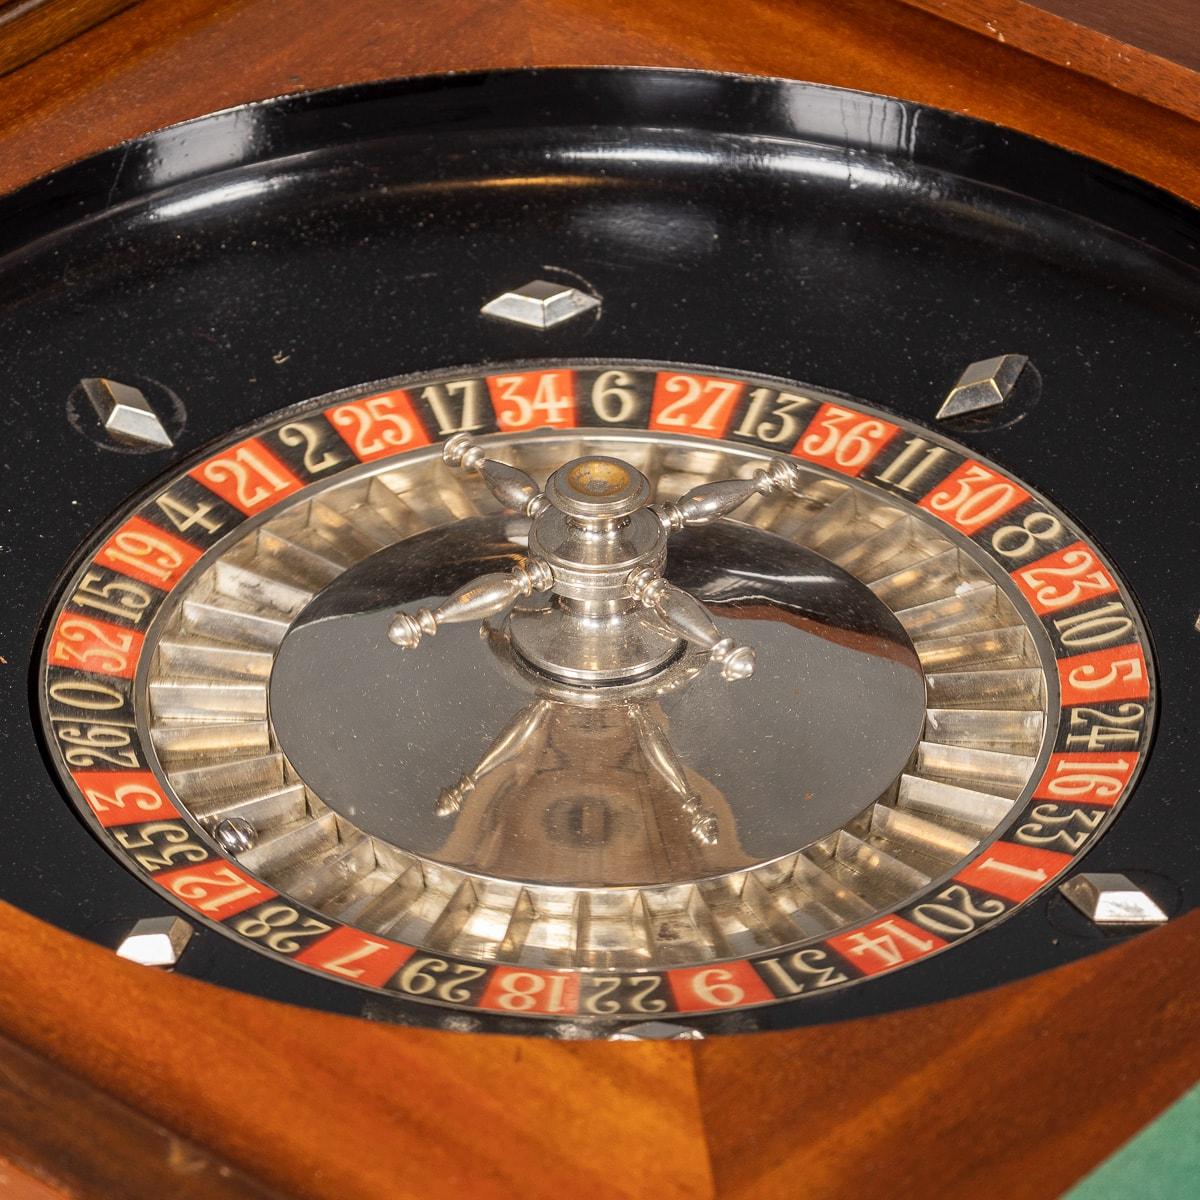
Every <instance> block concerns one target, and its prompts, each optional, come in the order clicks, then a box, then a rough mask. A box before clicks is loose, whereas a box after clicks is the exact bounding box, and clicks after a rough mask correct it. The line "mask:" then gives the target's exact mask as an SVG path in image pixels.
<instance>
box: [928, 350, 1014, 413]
mask: <svg viewBox="0 0 1200 1200" xmlns="http://www.w3.org/2000/svg"><path fill="white" fill-rule="evenodd" d="M1028 364H1029V359H1028V357H1027V356H1026V355H1024V354H1000V355H997V356H996V357H995V358H983V359H980V360H979V361H978V362H973V363H971V365H970V366H968V367H967V368H966V369H965V370H964V371H963V373H962V374H961V375H960V376H959V377H958V382H957V383H956V384H955V385H954V386H953V387H952V388H951V389H950V391H949V392H947V393H946V398H945V400H943V401H942V407H941V408H939V409H938V411H937V419H938V420H939V421H946V420H949V419H950V418H953V417H965V416H966V415H967V414H968V413H976V412H984V411H986V410H987V409H990V408H998V407H999V406H1000V405H1001V404H1003V403H1004V402H1005V400H1007V399H1008V397H1009V396H1010V395H1011V394H1012V390H1013V388H1014V387H1016V385H1017V380H1018V379H1019V378H1020V376H1021V372H1022V371H1024V370H1025V368H1026V366H1028Z"/></svg>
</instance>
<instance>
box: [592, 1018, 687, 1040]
mask: <svg viewBox="0 0 1200 1200" xmlns="http://www.w3.org/2000/svg"><path fill="white" fill-rule="evenodd" d="M608 1040H609V1041H610V1042H700V1041H703V1040H704V1034H702V1033H701V1032H700V1030H698V1029H694V1028H692V1027H691V1026H690V1025H673V1024H671V1023H670V1022H668V1021H643V1022H642V1023H641V1024H640V1025H626V1026H625V1028H624V1029H622V1030H621V1031H620V1032H619V1033H613V1034H610V1035H609V1038H608Z"/></svg>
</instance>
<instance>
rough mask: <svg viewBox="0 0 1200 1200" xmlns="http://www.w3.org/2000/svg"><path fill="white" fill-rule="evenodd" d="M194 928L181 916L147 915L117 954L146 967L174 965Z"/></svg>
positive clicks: (125, 940) (129, 933)
mask: <svg viewBox="0 0 1200 1200" xmlns="http://www.w3.org/2000/svg"><path fill="white" fill-rule="evenodd" d="M194 932H195V931H194V930H193V929H192V927H191V925H189V924H188V923H187V921H185V920H184V919H183V918H182V917H146V918H145V919H143V920H141V921H138V922H136V924H135V925H134V927H133V928H132V929H131V930H130V931H129V932H128V933H127V934H126V935H125V936H124V937H123V938H122V939H121V944H120V945H119V946H118V947H117V956H118V957H119V958H127V959H128V960H129V961H130V962H135V963H140V964H141V965H142V966H143V967H173V966H174V965H175V964H176V963H177V962H178V961H179V959H180V956H181V955H182V954H183V952H184V950H185V949H187V944H188V942H190V941H191V940H192V934H193V933H194Z"/></svg>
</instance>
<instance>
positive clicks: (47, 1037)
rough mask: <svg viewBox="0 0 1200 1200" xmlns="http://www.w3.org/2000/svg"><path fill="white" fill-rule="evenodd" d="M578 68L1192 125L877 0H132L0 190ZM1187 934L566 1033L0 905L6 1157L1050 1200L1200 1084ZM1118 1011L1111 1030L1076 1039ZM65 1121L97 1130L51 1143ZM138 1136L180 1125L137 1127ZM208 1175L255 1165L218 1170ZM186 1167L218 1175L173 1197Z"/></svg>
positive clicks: (1197, 930) (396, 1181)
mask: <svg viewBox="0 0 1200 1200" xmlns="http://www.w3.org/2000/svg"><path fill="white" fill-rule="evenodd" d="M598 64H640V65H669V66H684V67H703V68H714V69H725V70H735V71H747V72H754V73H761V74H778V75H787V76H793V77H798V78H807V79H813V80H817V81H820V82H825V83H832V84H839V85H844V86H849V87H856V88H864V89H867V90H872V91H879V92H885V93H890V94H893V95H897V96H902V97H905V98H909V99H914V100H918V101H922V102H924V103H928V104H934V105H939V106H942V107H946V108H951V109H955V110H958V111H961V112H964V113H970V114H972V115H974V116H977V117H982V118H984V119H987V120H991V121H997V122H1000V123H1003V124H1006V125H1010V126H1013V127H1015V128H1018V129H1021V130H1024V131H1026V132H1030V133H1034V134H1037V135H1039V136H1042V137H1045V138H1047V139H1049V140H1051V141H1054V142H1057V143H1059V144H1061V145H1064V146H1068V147H1070V148H1072V149H1075V150H1079V151H1082V152H1085V153H1087V154H1090V155H1092V156H1094V157H1096V158H1099V159H1102V160H1104V161H1106V162H1108V163H1111V164H1113V165H1115V166H1117V167H1120V168H1122V169H1124V170H1127V171H1130V172H1133V173H1134V174H1137V175H1140V176H1143V177H1145V178H1148V179H1150V180H1152V181H1154V182H1156V183H1159V184H1160V185H1162V186H1164V187H1166V188H1169V189H1170V190H1172V191H1174V192H1176V193H1178V194H1179V195H1181V196H1183V197H1185V198H1188V199H1191V200H1193V201H1200V125H1197V124H1196V123H1194V122H1191V121H1189V120H1187V119H1185V118H1183V117H1181V116H1179V115H1177V114H1174V113H1171V112H1167V111H1165V110H1163V109H1159V108H1156V107H1154V106H1153V105H1151V104H1149V103H1147V102H1145V101H1142V100H1138V99H1136V98H1134V97H1132V96H1129V95H1127V94H1123V93H1121V92H1118V91H1116V90H1114V89H1111V88H1108V87H1106V86H1105V85H1103V84H1101V83H1099V82H1096V81H1095V80H1092V79H1089V78H1085V77H1082V76H1079V75H1076V74H1073V73H1072V72H1070V71H1068V70H1065V69H1063V68H1060V67H1056V66H1053V65H1051V64H1049V63H1047V62H1044V61H1041V60H1038V59H1035V58H1033V57H1030V56H1027V55H1025V54H1022V53H1020V52H1019V51H1015V50H1013V49H1011V48H1009V47H1007V46H1004V45H1001V44H998V43H997V42H995V41H990V40H988V39H986V38H983V37H980V36H977V35H975V34H972V33H970V32H968V31H966V30H963V29H960V28H958V27H956V26H954V25H951V24H949V23H946V22H944V21H942V20H940V19H938V18H937V17H934V16H930V15H929V14H927V13H924V12H920V11H917V10H915V9H913V8H911V7H908V6H906V5H904V4H901V3H899V2H898V0H772V2H769V3H768V2H765V0H715V2H712V3H706V4H696V3H693V2H685V0H508V2H507V3H505V4H495V3H489V2H487V0H408V3H406V4H404V5H395V4H388V3H384V2H383V0H340V2H339V3H336V4H331V3H328V0H142V2H141V3H139V4H136V5H135V6H133V7H132V8H129V9H127V10H125V11H124V12H122V13H120V14H119V15H117V16H115V17H113V18H111V19H109V20H108V21H106V22H104V23H103V24H101V25H98V26H97V27H95V28H94V29H92V30H91V31H89V32H87V33H85V34H83V35H82V36H80V37H78V38H76V39H75V40H74V41H72V42H70V43H68V44H67V45H64V46H62V47H60V48H59V49H57V50H54V51H52V52H50V53H48V54H46V55H44V56H42V57H41V58H39V59H37V60H35V61H34V62H32V63H30V64H28V65H27V66H25V67H23V68H21V69H20V70H18V71H16V72H14V73H12V74H10V75H8V76H6V77H4V78H0V183H2V184H3V185H4V186H5V187H13V186H15V185H17V184H19V183H21V182H22V181H24V180H28V179H30V178H32V177H34V176H36V175H38V174H40V173H42V172H45V171H47V170H50V169H52V168H53V167H55V166H56V165H59V164H62V163H64V162H66V161H68V160H71V159H73V158H77V157H79V156H81V155H84V154H86V153H88V152H90V151H93V150H97V149H99V148H101V147H104V146H106V145H109V144H111V143H113V142H116V141H119V140H120V139H122V138H126V137H130V136H133V135H136V134H138V133H141V132H144V131H146V130H149V129H151V128H154V127H157V126H161V125H163V124H166V123H169V122H172V121H177V120H181V119H184V118H187V117H191V116H196V115H199V114H201V113H204V112H207V111H210V110H212V109H215V108H220V107H223V106H227V105H232V104H237V103H240V102H243V101H246V100H251V99H257V98H263V97H267V96H271V95H275V94H278V93H281V92H287V91H294V90H299V89H303V88H313V87H324V86H329V85H333V84H338V83H345V82H351V81H361V80H368V79H377V78H384V77H388V76H394V75H403V74H411V73H424V72H433V71H441V70H448V69H455V70H465V69H477V68H483V67H498V66H525V65H598ZM1198 953H1200V916H1197V914H1192V915H1191V916H1189V917H1185V918H1183V919H1180V920H1178V921H1176V922H1173V923H1172V924H1171V925H1169V926H1168V927H1166V928H1165V929H1162V930H1160V931H1157V932H1155V933H1152V934H1148V935H1146V936H1144V937H1139V938H1136V939H1134V940H1131V941H1128V942H1125V943H1123V944H1121V945H1119V946H1117V947H1116V948H1115V949H1112V950H1110V951H1108V952H1107V953H1105V954H1103V955H1099V956H1093V957H1091V958H1089V959H1086V960H1084V961H1081V962H1077V963H1074V964H1072V965H1070V966H1068V967H1064V968H1062V969H1060V970H1058V971H1055V972H1051V973H1049V974H1046V975H1042V976H1039V977H1036V978H1033V979H1028V980H1024V981H1022V982H1019V983H1016V984H1012V985H1009V986H1007V987H1005V988H1002V989H998V990H995V991H992V992H986V993H982V994H978V995H974V996H969V997H966V998H963V999H958V1000H953V1001H949V1002H946V1003H944V1004H941V1005H938V1006H936V1009H934V1010H930V1009H926V1010H921V1011H919V1012H902V1013H895V1014H891V1015H887V1016H882V1017H877V1018H873V1019H870V1020H864V1021H857V1022H852V1023H845V1024H840V1025H835V1026H830V1027H823V1028H815V1029H804V1030H797V1031H793V1032H790V1033H780V1034H763V1035H757V1036H754V1037H735V1038H727V1039H715V1040H709V1041H705V1042H699V1043H695V1042H676V1043H664V1044H647V1045H636V1044H633V1045H630V1044H626V1045H621V1046H614V1045H603V1044H595V1043H577V1044H563V1043H552V1042H549V1041H546V1040H542V1039H528V1040H527V1039H510V1038H500V1037H470V1036H462V1035H453V1034H443V1033H431V1032H427V1031H422V1030H414V1029H401V1028H392V1027H383V1026H378V1025H372V1024H368V1023H366V1022H363V1021H352V1020H348V1019H344V1018H340V1017H334V1016H329V1015H326V1014H321V1013H315V1012H307V1011H300V1010H293V1009H287V1008H284V1007H282V1006H279V1005H275V1004H271V1003H268V1002H266V1001H263V1000H258V999H253V998H250V997H246V996H241V995H232V994H228V993H224V992H220V991H218V990H217V989H215V988H212V987H209V986H207V985H205V984H200V983H196V982H193V981H190V980H187V979H183V978H176V977H172V976H169V975H163V974H159V973H156V972H153V971H149V970H145V969H141V968H138V967H135V966H132V965H131V964H128V963H124V962H121V961H119V960H117V959H116V958H115V957H114V956H113V955H112V954H110V953H109V952H107V951H104V950H101V949H99V948H96V947H93V946H89V945H87V944H85V943H83V942H80V941H77V940H76V939H74V938H72V937H69V936H68V935H66V934H63V933H60V932H58V931H57V930H54V929H51V928H50V927H48V926H46V925H43V924H40V923H38V922H36V921H34V920H33V919H32V918H29V917H27V916H25V915H24V914H22V913H19V912H17V911H16V910H14V909H11V908H6V907H4V906H0V1036H3V1037H7V1038H8V1039H11V1041H12V1042H13V1043H17V1044H19V1045H20V1046H22V1047H26V1048H27V1049H28V1050H29V1051H32V1052H33V1054H34V1055H36V1056H38V1057H39V1059H40V1060H42V1061H44V1062H46V1063H47V1064H50V1065H48V1066H47V1067H46V1070H47V1072H50V1073H53V1072H54V1071H59V1070H62V1069H66V1070H67V1071H68V1072H69V1073H70V1076H71V1078H72V1079H74V1080H77V1081H78V1083H79V1087H80V1089H82V1090H81V1091H79V1092H72V1091H71V1089H70V1088H68V1087H65V1086H64V1087H62V1088H55V1087H52V1086H48V1085H47V1086H43V1087H42V1089H41V1091H40V1092H39V1093H38V1094H39V1095H40V1096H41V1097H42V1098H41V1099H40V1100H39V1101H38V1103H37V1104H36V1105H30V1106H29V1112H28V1113H26V1115H25V1123H24V1124H22V1123H21V1114H20V1112H18V1111H17V1108H16V1107H14V1106H13V1105H7V1106H6V1105H4V1104H0V1111H3V1112H5V1113H6V1114H7V1115H6V1118H5V1119H3V1120H0V1159H3V1157H4V1156H5V1155H7V1156H8V1158H9V1160H10V1161H11V1162H13V1163H16V1164H17V1165H18V1166H23V1167H26V1168H27V1169H29V1170H30V1171H32V1172H34V1173H35V1174H37V1173H40V1174H41V1176H42V1177H43V1179H46V1180H48V1181H49V1182H50V1183H52V1184H56V1185H57V1186H58V1187H60V1188H61V1189H63V1191H64V1193H65V1192H66V1191H67V1189H74V1190H73V1191H70V1193H69V1194H73V1195H96V1196H111V1195H113V1194H115V1193H114V1191H113V1189H114V1188H125V1189H126V1190H125V1191H124V1192H122V1194H128V1195H130V1196H134V1195H137V1196H141V1195H147V1196H149V1195H172V1196H175V1195H179V1196H186V1195H191V1194H196V1195H214V1196H216V1195H220V1196H224V1195H230V1196H234V1195H246V1196H249V1195H255V1196H261V1195H265V1194H267V1192H268V1191H270V1190H271V1189H278V1190H279V1191H280V1192H282V1193H285V1194H290V1195H297V1196H306V1197H320V1198H329V1200H334V1198H336V1200H356V1198H359V1197H364V1198H365V1197H384V1196H386V1197H389V1198H392V1197H409V1196H411V1197H426V1198H428V1197H437V1196H443V1195H445V1196H449V1195H454V1196H463V1195H466V1196H470V1197H472V1200H486V1198H488V1197H497V1198H499V1197H505V1198H510V1197H513V1196H520V1197H522V1200H538V1198H539V1197H542V1196H545V1197H555V1198H557V1197H561V1196H563V1195H575V1196H581V1197H592V1196H596V1197H600V1196H604V1197H606V1198H608V1197H623V1196H628V1197H643V1196H647V1195H654V1196H656V1197H662V1198H664V1200H667V1198H669V1197H675V1196H678V1197H688V1198H689V1200H691V1198H697V1197H704V1196H710V1195H720V1196H722V1197H739V1198H740V1197H743V1196H744V1197H747V1198H749V1197H751V1196H753V1197H754V1198H755V1200H771V1198H772V1197H776V1196H778V1197H789V1198H791V1197H794V1196H796V1195H797V1194H803V1195H804V1196H805V1197H806V1198H828V1200H843V1198H845V1200H850V1198H854V1200H861V1198H862V1197H864V1196H869V1195H877V1194H880V1193H879V1190H878V1189H879V1186H880V1179H881V1178H882V1177H883V1176H884V1174H885V1173H886V1179H887V1194H888V1196H889V1197H891V1198H893V1200H904V1198H906V1197H919V1196H931V1195H936V1196H939V1197H945V1198H951V1197H960V1196H961V1197H977V1196H980V1195H995V1196H1002V1197H1005V1198H1006V1200H1007V1198H1010V1197H1011V1198H1021V1197H1028V1198H1030V1200H1048V1198H1049V1197H1053V1196H1057V1195H1058V1194H1059V1193H1061V1191H1062V1190H1063V1189H1064V1188H1066V1187H1067V1186H1068V1185H1069V1184H1070V1183H1072V1182H1073V1181H1074V1180H1075V1179H1077V1178H1078V1177H1079V1176H1080V1175H1082V1174H1083V1173H1085V1172H1086V1171H1087V1170H1088V1169H1090V1168H1091V1167H1092V1166H1093V1165H1094V1164H1095V1163H1096V1162H1097V1161H1099V1160H1100V1159H1101V1158H1102V1157H1104V1156H1105V1155H1106V1154H1108V1153H1109V1152H1111V1150H1112V1149H1114V1148H1115V1147H1116V1146H1117V1145H1119V1144H1120V1143H1121V1142H1122V1141H1123V1140H1125V1139H1126V1138H1127V1137H1129V1136H1130V1135H1131V1134H1132V1133H1133V1132H1135V1131H1136V1130H1137V1129H1138V1128H1139V1127H1140V1126H1141V1125H1142V1124H1144V1123H1145V1122H1146V1121H1147V1120H1149V1119H1150V1118H1151V1117H1153V1116H1154V1115H1155V1114H1156V1113H1157V1112H1159V1111H1160V1110H1161V1109H1162V1108H1163V1107H1164V1106H1165V1105H1167V1104H1168V1103H1170V1102H1171V1101H1172V1100H1173V1099H1175V1098H1176V1097H1177V1096H1178V1095H1179V1094H1180V1093H1181V1092H1182V1091H1183V1090H1184V1089H1185V1088H1186V1087H1187V1086H1188V1085H1189V1084H1190V1083H1191V1082H1192V1081H1194V1079H1195V1078H1196V1076H1197V1073H1198V1071H1200V1050H1198V1049H1197V1046H1198V1044H1200V1038H1198V1037H1197V1033H1200V995H1198V994H1197V990H1196V989H1195V987H1194V983H1195V970H1194V963H1195V961H1196V957H1197V954H1198ZM1112 1021H1118V1022H1119V1023H1120V1025H1121V1027H1122V1028H1124V1029H1126V1030H1127V1031H1128V1032H1127V1034H1126V1036H1124V1037H1123V1038H1121V1039H1106V1040H1103V1041H1100V1042H1097V1040H1096V1039H1095V1038H1094V1037H1093V1036H1092V1031H1093V1029H1094V1028H1095V1027H1097V1026H1099V1025H1102V1024H1106V1023H1108V1022H1112ZM185 1027H186V1029H187V1031H188V1036H187V1038H186V1039H184V1038H182V1037H179V1036H178V1033H179V1031H180V1030H181V1029H183V1028H185ZM18 1053H19V1052H18ZM3 1061H4V1055H3V1054H0V1063H2V1062H3ZM12 1061H13V1062H15V1061H16V1060H15V1059H13V1060H12ZM22 1069H23V1068H22ZM14 1072H16V1075H15V1076H14ZM6 1073H7V1077H8V1078H9V1079H10V1082H11V1079H12V1078H14V1077H19V1076H20V1072H19V1071H18V1069H17V1067H16V1066H13V1065H11V1063H10V1065H8V1066H7V1067H5V1068H4V1070H3V1071H0V1074H6ZM964 1080H970V1081H971V1084H972V1086H971V1087H970V1089H969V1090H968V1089H965V1088H964V1087H963V1081H964ZM29 1086H30V1087H32V1086H33V1085H32V1084H30V1085H29ZM23 1094H26V1095H29V1094H31V1093H30V1091H29V1088H26V1089H25V1091H24V1093H23ZM4 1095H5V1093H4V1088H3V1086H2V1085H0V1099H2V1098H3V1097H4ZM89 1095H91V1096H92V1097H93V1099H92V1100H90V1101H89V1099H88V1096H89ZM968 1095H969V1097H970V1099H969V1100H968V1099H966V1098H965V1097H966V1096H968ZM106 1097H116V1098H118V1103H117V1104H116V1106H115V1107H109V1106H108V1105H109V1101H108V1100H107V1099H106ZM71 1105H74V1107H71ZM92 1109H94V1110H95V1111H96V1112H97V1113H98V1114H99V1116H98V1117H97V1120H98V1121H99V1122H100V1124H98V1125H95V1126H92V1127H91V1128H90V1129H89V1128H88V1118H87V1116H86V1114H87V1113H88V1112H89V1111H90V1110H92ZM123 1112H124V1113H127V1114H130V1115H129V1116H128V1117H127V1119H125V1124H126V1125H127V1127H128V1129H129V1133H128V1138H127V1139H126V1138H125V1137H124V1136H123V1135H122V1134H121V1133H120V1129H121V1127H122V1120H123V1118H122V1117H121V1114H122V1113H123ZM14 1113H15V1114H16V1115H15V1116H14V1115H13V1114H14ZM139 1114H140V1116H139ZM135 1118H136V1119H135ZM138 1120H143V1121H148V1122H150V1127H151V1132H147V1129H146V1128H144V1127H143V1126H140V1125H138ZM6 1121H7V1123H6ZM64 1127H69V1128H71V1129H72V1130H74V1129H76V1128H80V1129H81V1132H82V1134H83V1135H84V1136H81V1137H79V1138H77V1139H74V1142H75V1145H76V1151H75V1153H74V1156H73V1157H72V1158H71V1160H70V1162H66V1161H65V1160H64V1154H65V1153H66V1152H65V1150H64V1147H63V1142H62V1138H61V1136H59V1135H61V1130H62V1128H64ZM156 1128H157V1129H161V1130H165V1131H167V1132H168V1134H171V1135H173V1136H168V1137H167V1138H166V1139H165V1140H163V1139H160V1140H159V1141H158V1142H156V1141H155V1135H154V1134H153V1129H156ZM56 1130H57V1131H58V1133H57V1135H56V1133H55V1131H56ZM88 1135H90V1139H89V1136H88ZM180 1135H182V1137H186V1138H187V1139H190V1141H188V1142H186V1144H185V1143H184V1142H183V1141H182V1140H181V1138H180ZM139 1138H140V1139H141V1140H140V1141H138V1139H139ZM135 1143H136V1145H137V1146H140V1147H141V1149H140V1150H137V1149H136V1148H135ZM197 1144H198V1145H199V1146H202V1147H206V1148H208V1150H209V1151H210V1152H211V1154H212V1155H213V1156H214V1158H213V1159H212V1160H205V1159H204V1158H203V1156H202V1155H201V1156H200V1157H197V1151H196V1150H195V1148H194V1147H195V1146H196V1145H197ZM89 1145H93V1147H94V1148H93V1150H92V1151H91V1153H90V1154H89V1153H88V1151H87V1149H86V1147H87V1146H89ZM154 1146H157V1147H158V1149H157V1150H155V1149H154V1148H153V1147H154ZM123 1147H124V1149H123ZM147 1147H149V1148H147ZM180 1147H183V1149H180ZM188 1147H192V1149H190V1150H189V1149H188ZM222 1162H224V1163H227V1164H232V1166H233V1167H235V1168H237V1170H238V1171H241V1172H245V1173H246V1177H242V1176H239V1175H237V1174H236V1173H233V1174H227V1175H221V1174H220V1171H221V1163H222ZM0 1165H2V1163H0ZM189 1172H190V1174H189ZM205 1172H209V1174H208V1175H205ZM135 1179H136V1186H135V1184H134V1182H133V1181H134V1180H135ZM188 1179H191V1180H192V1186H197V1185H196V1184H195V1181H196V1180H197V1179H199V1180H201V1181H202V1182H203V1181H204V1180H206V1179H207V1180H209V1181H212V1180H214V1179H220V1180H221V1187H222V1188H223V1189H224V1190H220V1191H218V1190H216V1185H215V1184H214V1186H213V1189H212V1190H209V1191H205V1190H203V1188H201V1189H200V1190H198V1191H188V1190H187V1189H186V1188H185V1187H184V1182H185V1181H186V1180H188ZM251 1179H252V1180H255V1181H258V1182H256V1183H253V1182H251ZM29 1186H30V1187H31V1188H34V1187H36V1186H40V1185H38V1184H37V1183H36V1181H35V1182H31V1183H30V1185H29ZM29 1194H30V1195H31V1196H32V1195H34V1194H35V1193H34V1192H33V1191H30V1192H29ZM39 1194H40V1193H39Z"/></svg>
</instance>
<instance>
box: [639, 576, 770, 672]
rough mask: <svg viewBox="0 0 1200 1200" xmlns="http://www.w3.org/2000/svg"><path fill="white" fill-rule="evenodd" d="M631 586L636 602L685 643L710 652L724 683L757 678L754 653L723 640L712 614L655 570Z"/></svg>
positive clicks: (726, 639)
mask: <svg viewBox="0 0 1200 1200" xmlns="http://www.w3.org/2000/svg"><path fill="white" fill-rule="evenodd" d="M629 582H630V592H631V594H632V595H633V597H634V599H635V600H639V601H640V602H641V603H642V604H643V605H645V607H646V608H648V609H650V610H651V611H653V612H655V613H657V614H658V616H659V617H660V618H661V620H662V621H663V622H664V623H665V624H666V625H667V626H669V628H670V629H671V630H672V631H673V632H675V633H677V634H678V635H679V636H680V637H681V638H683V639H684V640H685V641H688V642H691V643H692V645H694V646H699V647H700V648H701V649H702V650H707V651H708V652H709V656H710V657H711V659H712V661H713V662H715V663H716V664H717V665H718V666H719V667H720V668H721V678H722V679H727V680H731V681H732V680H736V679H748V678H749V677H750V676H751V675H753V674H754V651H753V650H752V649H751V648H750V647H749V646H739V645H738V644H737V643H736V642H735V641H734V640H733V638H723V637H721V631H720V630H719V629H718V628H717V626H716V624H715V623H714V622H713V619H712V617H710V616H709V615H708V610H707V609H706V608H705V607H704V605H703V604H701V603H700V601H699V600H697V599H696V598H695V596H692V595H690V594H689V593H687V592H685V591H684V590H683V589H682V588H677V587H676V586H675V585H674V584H672V583H668V582H667V581H666V580H665V579H664V578H663V577H662V576H661V575H659V574H658V573H657V572H656V571H654V570H653V569H651V568H646V569H644V570H642V571H639V572H637V574H636V575H634V576H633V577H632V579H630V581H629Z"/></svg>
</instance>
